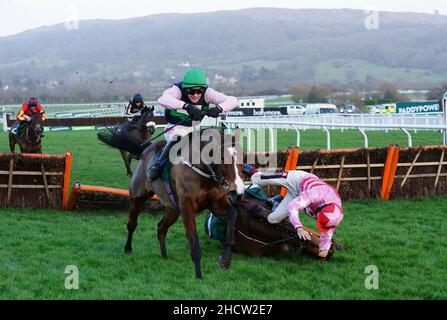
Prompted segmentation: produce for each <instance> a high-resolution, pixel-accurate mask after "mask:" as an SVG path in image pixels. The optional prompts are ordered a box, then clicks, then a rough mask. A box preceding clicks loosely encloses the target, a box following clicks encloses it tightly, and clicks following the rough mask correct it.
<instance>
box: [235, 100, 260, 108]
mask: <svg viewBox="0 0 447 320" xmlns="http://www.w3.org/2000/svg"><path fill="white" fill-rule="evenodd" d="M239 107H240V108H262V109H263V108H264V107H265V98H253V99H250V98H248V99H245V98H241V99H239Z"/></svg>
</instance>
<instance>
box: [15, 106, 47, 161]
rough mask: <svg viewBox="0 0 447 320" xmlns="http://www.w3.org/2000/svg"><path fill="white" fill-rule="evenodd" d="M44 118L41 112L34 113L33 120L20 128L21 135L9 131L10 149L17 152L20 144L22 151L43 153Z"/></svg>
mask: <svg viewBox="0 0 447 320" xmlns="http://www.w3.org/2000/svg"><path fill="white" fill-rule="evenodd" d="M43 121H44V120H43V119H42V114H41V113H34V114H33V115H32V116H31V120H30V121H29V122H27V123H26V124H25V125H24V126H23V128H22V129H21V130H20V133H19V135H18V136H17V135H15V134H13V133H11V131H10V132H9V149H10V150H11V152H15V145H16V144H18V145H19V148H20V152H21V153H42V145H41V143H42V132H43Z"/></svg>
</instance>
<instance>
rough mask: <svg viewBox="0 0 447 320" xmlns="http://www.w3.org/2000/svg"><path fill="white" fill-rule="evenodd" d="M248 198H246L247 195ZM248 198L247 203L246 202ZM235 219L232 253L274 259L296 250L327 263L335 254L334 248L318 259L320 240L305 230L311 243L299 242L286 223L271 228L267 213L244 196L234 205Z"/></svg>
mask: <svg viewBox="0 0 447 320" xmlns="http://www.w3.org/2000/svg"><path fill="white" fill-rule="evenodd" d="M246 195H247V194H246ZM247 198H248V199H247ZM236 208H237V210H238V216H237V221H236V229H235V245H234V250H235V251H236V252H239V253H243V254H246V255H248V256H273V255H277V254H279V253H281V252H288V253H291V252H293V251H297V250H299V251H300V252H301V253H302V254H307V255H310V256H312V257H315V258H318V259H320V260H329V259H330V258H331V256H332V255H333V253H334V244H333V245H332V246H331V248H330V250H329V253H328V255H327V257H326V258H320V257H319V256H318V246H319V244H320V236H319V234H318V233H316V232H315V231H312V230H310V229H306V230H307V231H308V232H309V233H310V235H311V240H310V241H304V240H301V239H300V238H299V237H298V235H297V233H296V231H295V230H294V228H293V226H292V225H291V224H290V222H288V219H285V220H283V221H282V222H281V223H279V224H270V223H269V222H268V220H267V216H268V215H269V214H270V212H271V211H270V210H269V209H268V208H267V206H265V205H263V204H262V203H261V202H260V201H259V200H256V199H252V198H250V197H247V196H244V200H242V201H241V202H240V203H239V204H237V205H236Z"/></svg>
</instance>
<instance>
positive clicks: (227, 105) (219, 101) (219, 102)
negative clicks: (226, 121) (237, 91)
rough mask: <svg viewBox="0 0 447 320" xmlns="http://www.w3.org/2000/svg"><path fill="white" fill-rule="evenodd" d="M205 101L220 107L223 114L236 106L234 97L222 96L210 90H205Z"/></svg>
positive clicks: (236, 102)
mask: <svg viewBox="0 0 447 320" xmlns="http://www.w3.org/2000/svg"><path fill="white" fill-rule="evenodd" d="M205 101H206V102H208V103H212V104H215V105H216V106H220V107H221V108H222V111H223V112H227V111H231V110H233V109H234V108H235V107H236V106H237V105H238V101H237V98H236V97H233V96H227V95H224V94H223V93H220V92H218V91H216V90H214V89H212V88H208V89H206V92H205Z"/></svg>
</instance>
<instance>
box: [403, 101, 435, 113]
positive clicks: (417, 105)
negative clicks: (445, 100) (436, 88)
mask: <svg viewBox="0 0 447 320" xmlns="http://www.w3.org/2000/svg"><path fill="white" fill-rule="evenodd" d="M436 112H442V107H441V103H440V102H439V101H423V102H398V103H397V110H396V113H436Z"/></svg>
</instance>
